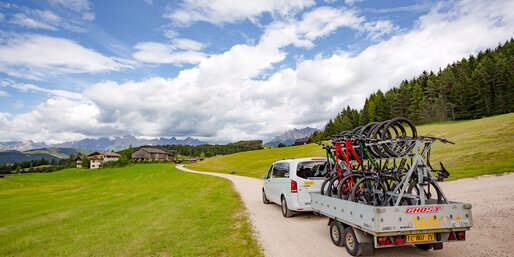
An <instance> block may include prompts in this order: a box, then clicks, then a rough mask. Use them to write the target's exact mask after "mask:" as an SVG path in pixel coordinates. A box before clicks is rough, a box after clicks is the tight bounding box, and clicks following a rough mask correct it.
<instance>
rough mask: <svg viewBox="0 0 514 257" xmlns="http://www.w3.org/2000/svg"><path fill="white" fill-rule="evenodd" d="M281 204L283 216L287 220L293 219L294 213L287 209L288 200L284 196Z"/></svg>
mask: <svg viewBox="0 0 514 257" xmlns="http://www.w3.org/2000/svg"><path fill="white" fill-rule="evenodd" d="M280 202H281V205H280V209H282V215H283V216H284V217H286V218H291V217H293V214H294V212H293V211H291V210H289V208H288V207H287V202H286V198H285V197H284V196H282V199H281V201H280Z"/></svg>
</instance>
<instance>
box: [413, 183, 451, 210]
mask: <svg viewBox="0 0 514 257" xmlns="http://www.w3.org/2000/svg"><path fill="white" fill-rule="evenodd" d="M421 190H424V191H423V192H424V194H425V205H428V204H442V203H443V201H444V200H443V195H442V194H441V191H439V188H438V187H436V186H435V183H434V182H430V183H428V184H427V185H419V184H418V182H417V181H412V182H411V183H410V185H409V188H408V189H407V193H408V194H410V195H412V196H414V197H415V198H414V199H411V202H410V204H411V205H421V193H420V192H421Z"/></svg>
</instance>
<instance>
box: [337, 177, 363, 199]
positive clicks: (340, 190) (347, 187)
mask: <svg viewBox="0 0 514 257" xmlns="http://www.w3.org/2000/svg"><path fill="white" fill-rule="evenodd" d="M360 178H362V175H360V174H353V175H352V176H346V177H344V178H343V180H341V182H340V183H339V186H338V187H337V196H338V197H339V198H341V199H344V200H348V199H350V195H351V193H352V190H353V186H354V185H355V181H356V180H359V179H360Z"/></svg>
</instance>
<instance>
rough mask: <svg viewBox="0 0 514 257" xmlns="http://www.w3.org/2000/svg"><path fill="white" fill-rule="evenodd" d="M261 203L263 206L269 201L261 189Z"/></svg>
mask: <svg viewBox="0 0 514 257" xmlns="http://www.w3.org/2000/svg"><path fill="white" fill-rule="evenodd" d="M262 202H263V203H264V204H269V203H270V201H269V200H268V198H267V197H266V193H265V192H264V189H262Z"/></svg>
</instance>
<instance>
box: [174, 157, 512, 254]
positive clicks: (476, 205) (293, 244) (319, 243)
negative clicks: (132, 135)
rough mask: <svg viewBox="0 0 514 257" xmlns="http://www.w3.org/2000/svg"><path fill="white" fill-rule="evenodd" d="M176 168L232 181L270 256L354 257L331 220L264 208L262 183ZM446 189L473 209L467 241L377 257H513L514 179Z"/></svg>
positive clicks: (391, 250) (464, 182) (484, 178)
mask: <svg viewBox="0 0 514 257" xmlns="http://www.w3.org/2000/svg"><path fill="white" fill-rule="evenodd" d="M177 168H179V169H181V170H184V171H188V172H195V173H200V174H209V175H213V176H218V177H222V178H226V179H229V180H231V181H232V182H233V183H234V188H235V189H236V191H237V192H239V194H240V195H241V199H242V200H243V202H244V204H245V206H246V208H247V209H248V213H249V215H250V217H249V218H250V221H251V223H252V225H253V228H254V231H255V234H256V237H257V240H258V241H259V243H260V244H261V246H262V248H263V249H264V254H265V255H266V256H272V257H275V256H276V257H280V256H288V257H289V256H298V257H299V256H324V257H330V256H338V257H341V256H350V255H349V254H348V253H347V252H346V249H345V248H344V247H337V246H335V245H334V244H332V241H331V240H330V237H329V234H328V226H327V222H328V218H326V217H323V216H316V215H314V214H312V213H300V214H297V215H295V216H294V217H292V218H289V219H286V218H284V217H282V213H281V211H280V207H279V206H278V205H275V204H269V205H264V204H263V203H262V198H261V189H262V181H261V180H259V179H255V178H249V177H243V176H236V175H229V174H220V173H211V172H197V171H193V170H189V169H187V168H185V167H183V166H181V165H179V166H177ZM441 186H442V187H443V189H444V193H445V194H446V196H447V197H448V198H449V199H451V200H455V201H460V202H468V203H471V204H472V205H473V208H472V210H473V227H472V228H471V231H468V232H467V233H466V241H465V242H456V243H447V244H444V248H443V249H442V250H439V251H434V250H430V251H421V250H418V249H417V248H415V247H411V246H405V247H397V248H387V249H378V250H376V251H375V254H374V256H514V241H513V240H514V218H513V214H514V173H509V174H506V175H503V176H482V177H478V178H468V179H460V180H457V181H451V182H444V183H441Z"/></svg>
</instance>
